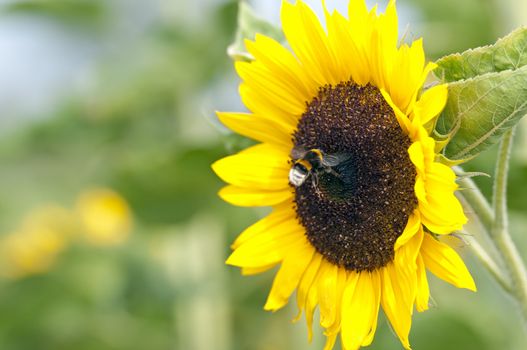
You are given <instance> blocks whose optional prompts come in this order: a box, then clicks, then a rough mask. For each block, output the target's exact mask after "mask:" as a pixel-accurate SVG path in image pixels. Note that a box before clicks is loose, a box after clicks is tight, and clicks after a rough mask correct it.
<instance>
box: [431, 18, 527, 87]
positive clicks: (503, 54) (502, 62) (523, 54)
mask: <svg viewBox="0 0 527 350" xmlns="http://www.w3.org/2000/svg"><path fill="white" fill-rule="evenodd" d="M436 63H437V64H438V68H437V69H436V70H435V71H434V73H435V75H436V76H437V77H438V78H440V79H441V80H442V81H443V82H454V81H459V80H465V79H470V78H474V77H476V76H478V75H482V74H486V73H492V72H502V71H505V70H515V69H518V68H520V67H523V66H525V65H527V28H525V27H522V28H519V29H517V30H515V31H513V32H512V33H510V34H509V35H507V36H506V37H504V38H502V39H500V40H498V41H497V42H496V43H495V44H494V45H490V46H484V47H479V48H477V49H473V50H468V51H465V52H463V53H460V54H459V53H456V54H453V55H449V56H445V57H443V58H441V59H440V60H438V61H437V62H436Z"/></svg>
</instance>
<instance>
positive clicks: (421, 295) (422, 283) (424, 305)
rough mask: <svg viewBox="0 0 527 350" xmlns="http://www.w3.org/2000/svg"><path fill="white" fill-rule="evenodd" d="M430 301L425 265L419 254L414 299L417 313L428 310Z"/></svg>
mask: <svg viewBox="0 0 527 350" xmlns="http://www.w3.org/2000/svg"><path fill="white" fill-rule="evenodd" d="M429 299H430V288H429V287H428V278H427V277H426V269H425V263H424V261H423V257H422V256H421V254H419V256H418V257H417V295H416V297H415V308H416V309H417V311H419V312H423V311H426V310H428V301H429Z"/></svg>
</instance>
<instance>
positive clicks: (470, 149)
mask: <svg viewBox="0 0 527 350" xmlns="http://www.w3.org/2000/svg"><path fill="white" fill-rule="evenodd" d="M526 114H527V65H524V66H523V67H521V68H519V69H515V70H506V71H502V72H493V73H487V74H483V75H479V76H476V77H474V78H470V79H466V80H460V81H456V82H453V83H450V84H449V93H448V101H447V104H446V107H445V109H444V110H443V113H442V114H441V116H440V117H439V120H438V122H437V125H436V129H437V131H438V132H439V133H441V134H448V133H450V132H451V131H452V130H453V129H457V130H454V131H455V133H454V134H453V136H452V138H451V140H450V142H449V143H448V145H447V146H446V147H445V150H444V154H445V156H446V157H448V158H449V159H451V160H466V159H470V158H473V157H475V156H476V155H477V154H479V153H480V152H482V151H484V150H485V149H487V148H488V147H489V146H491V145H493V144H495V143H496V142H498V141H499V139H500V137H501V135H502V134H503V133H504V132H505V131H507V130H509V129H510V128H512V127H513V126H514V125H515V124H516V123H517V122H518V121H519V120H520V119H521V118H522V117H523V116H525V115H526Z"/></svg>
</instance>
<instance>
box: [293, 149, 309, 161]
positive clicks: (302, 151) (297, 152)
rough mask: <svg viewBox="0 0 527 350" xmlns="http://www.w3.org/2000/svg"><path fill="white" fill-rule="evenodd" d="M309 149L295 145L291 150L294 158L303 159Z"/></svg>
mask: <svg viewBox="0 0 527 350" xmlns="http://www.w3.org/2000/svg"><path fill="white" fill-rule="evenodd" d="M307 152H308V151H307V149H306V148H304V147H302V146H295V147H294V148H293V149H292V150H291V158H292V159H293V160H298V159H302V158H304V156H305V155H306V153H307Z"/></svg>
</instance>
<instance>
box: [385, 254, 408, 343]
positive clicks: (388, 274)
mask: <svg viewBox="0 0 527 350" xmlns="http://www.w3.org/2000/svg"><path fill="white" fill-rule="evenodd" d="M380 273H381V280H382V296H381V304H382V308H383V310H384V313H385V314H386V317H387V318H388V320H389V321H390V324H391V325H392V328H393V330H394V331H395V334H397V336H398V337H399V340H400V341H401V343H402V344H403V346H404V347H405V348H406V349H410V342H409V340H408V335H409V334H410V327H411V325H412V314H411V311H410V310H409V309H408V308H407V306H406V305H405V303H404V302H401V300H400V298H401V295H402V292H401V290H400V288H399V280H398V278H397V274H396V272H395V268H394V264H388V265H387V266H385V267H384V268H383V269H381V271H380Z"/></svg>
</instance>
